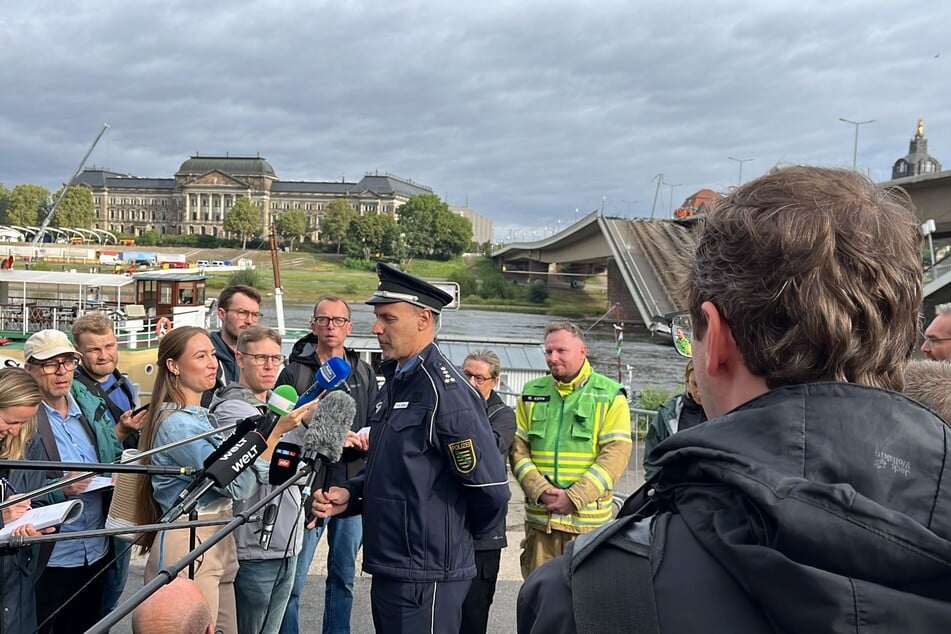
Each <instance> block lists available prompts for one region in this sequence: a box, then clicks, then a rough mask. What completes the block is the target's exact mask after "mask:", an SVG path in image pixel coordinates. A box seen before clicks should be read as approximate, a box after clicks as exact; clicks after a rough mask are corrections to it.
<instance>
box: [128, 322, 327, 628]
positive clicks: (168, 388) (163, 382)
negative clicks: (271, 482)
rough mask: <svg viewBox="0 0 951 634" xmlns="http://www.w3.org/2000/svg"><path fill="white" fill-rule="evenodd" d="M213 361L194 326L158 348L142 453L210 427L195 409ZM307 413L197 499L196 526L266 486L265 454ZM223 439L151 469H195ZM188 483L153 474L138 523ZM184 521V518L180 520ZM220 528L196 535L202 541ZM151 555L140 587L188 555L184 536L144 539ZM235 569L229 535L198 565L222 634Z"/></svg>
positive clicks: (283, 422)
mask: <svg viewBox="0 0 951 634" xmlns="http://www.w3.org/2000/svg"><path fill="white" fill-rule="evenodd" d="M217 373H218V360H217V359H216V358H215V349H214V346H213V345H212V343H211V339H210V338H209V336H208V333H207V332H206V331H205V330H204V329H202V328H197V327H194V326H180V327H178V328H173V329H172V330H171V331H169V333H168V334H167V335H165V337H163V338H162V341H161V343H159V349H158V363H157V371H156V376H155V387H154V389H153V392H152V399H151V402H150V405H149V413H148V417H147V418H146V422H145V424H144V425H143V427H142V432H141V437H140V440H139V449H141V450H143V451H145V450H148V449H151V448H152V447H159V446H163V445H167V444H170V443H173V442H175V441H179V440H183V439H185V438H190V437H193V436H196V435H198V434H200V433H203V432H207V431H210V430H212V429H214V428H215V427H216V425H215V423H214V421H212V420H210V419H209V416H210V414H209V412H208V410H207V409H206V408H204V407H202V406H201V397H202V394H203V393H204V392H205V391H206V390H209V389H211V388H213V387H214V386H215V382H216V380H217ZM305 412H306V413H308V414H309V413H310V408H308V409H305V408H300V409H298V410H295V411H294V412H291V413H290V414H288V415H286V416H282V417H281V418H280V419H278V422H277V425H276V426H275V429H274V431H273V432H272V433H271V434H270V436H269V437H268V439H267V442H268V446H267V449H266V450H265V451H263V452H262V453H261V457H260V458H258V460H257V461H256V462H255V463H254V464H253V465H252V466H251V468H250V469H248V470H246V471H244V472H243V473H241V474H239V475H238V476H237V477H236V478H235V479H234V480H233V481H232V482H231V484H229V485H228V486H227V487H224V488H221V489H218V488H213V489H211V490H210V491H209V492H208V493H206V494H205V495H203V496H202V497H201V499H200V500H199V502H198V506H197V508H196V510H197V512H198V516H199V518H200V519H213V518H225V517H230V516H231V515H232V511H231V506H232V500H241V499H245V498H247V497H248V496H250V495H251V494H252V493H254V491H255V489H257V487H258V485H259V483H264V482H267V474H268V468H269V462H270V458H271V453H272V452H273V450H274V447H275V446H276V445H277V442H278V440H279V439H280V437H281V435H282V434H284V433H285V432H287V431H289V430H291V429H293V428H294V427H296V426H297V425H298V424H299V423H300V419H301V418H302V417H303V415H304V413H305ZM223 439H224V437H223V436H222V435H215V436H210V437H208V438H205V439H202V440H197V441H194V442H190V443H187V444H184V445H181V446H179V447H175V448H174V449H169V450H167V451H164V452H160V453H157V454H155V455H153V456H151V462H152V463H153V464H156V465H163V466H172V465H174V466H184V467H193V468H196V469H199V468H201V467H202V465H203V464H204V461H205V458H207V457H208V455H209V454H211V453H212V451H214V450H215V448H216V447H217V446H218V445H220V444H221V442H222V440H223ZM192 479H193V478H192V477H189V476H165V475H161V476H159V475H156V476H151V477H150V478H143V479H142V485H141V489H140V491H139V501H140V502H139V506H138V513H137V515H138V518H137V519H138V521H139V523H141V524H149V523H153V522H155V521H156V520H157V519H158V518H159V517H160V516H161V515H162V514H164V513H166V512H168V511H169V510H170V509H171V508H173V507H174V506H176V504H177V498H178V495H179V493H180V492H181V491H182V490H183V489H184V488H185V487H186V486H188V484H189V483H191V481H192ZM182 519H187V518H182ZM218 528H219V527H215V526H210V527H202V528H198V529H197V540H198V542H201V541H203V540H205V539H207V538H208V537H210V536H211V535H213V534H214V533H215V532H216V531H217V530H218ZM139 543H140V545H142V547H143V550H145V551H148V552H149V559H148V562H147V564H146V569H145V580H146V582H148V581H150V580H151V579H152V578H154V577H155V576H156V575H157V573H158V571H159V570H160V569H162V568H163V567H165V566H167V565H170V564H173V563H175V562H176V561H179V560H180V559H182V558H183V557H184V556H185V555H186V554H187V553H188V552H189V550H190V548H189V531H188V530H181V529H179V530H166V531H162V532H159V533H148V534H146V535H144V536H143V537H142V538H141V539H140V541H139ZM237 570H238V560H237V556H236V552H235V542H234V537H233V536H231V535H229V536H228V537H226V538H224V539H223V540H221V541H219V542H218V543H217V544H215V546H213V547H212V548H210V549H209V550H208V551H206V552H205V553H204V554H203V555H202V556H201V557H200V558H199V559H198V561H197V562H196V572H195V582H196V583H197V584H198V586H199V587H200V588H201V590H202V593H203V594H204V595H205V598H206V599H207V600H208V604H209V607H210V608H211V612H212V614H216V615H217V617H216V625H215V627H216V630H217V631H221V632H225V634H228V633H232V632H237V620H236V611H235V602H234V601H235V600H234V578H235V574H236V573H237Z"/></svg>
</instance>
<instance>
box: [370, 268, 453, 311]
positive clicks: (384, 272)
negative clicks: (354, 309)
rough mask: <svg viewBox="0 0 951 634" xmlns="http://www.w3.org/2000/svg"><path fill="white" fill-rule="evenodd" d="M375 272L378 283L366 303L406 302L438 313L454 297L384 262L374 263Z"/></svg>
mask: <svg viewBox="0 0 951 634" xmlns="http://www.w3.org/2000/svg"><path fill="white" fill-rule="evenodd" d="M376 274H377V277H379V278H380V284H379V286H377V287H376V292H375V293H373V295H372V296H371V297H370V299H368V300H367V301H366V303H367V304H392V303H393V302H407V303H409V304H413V305H414V306H419V307H420V308H428V309H430V310H432V311H433V312H436V313H438V312H439V311H441V310H442V309H443V308H444V307H445V306H446V305H447V304H449V302H451V301H452V300H453V299H454V298H453V296H452V295H450V294H449V293H447V292H446V291H444V290H442V289H441V288H437V287H435V286H433V285H432V284H430V283H429V282H425V281H423V280H421V279H419V278H418V277H414V276H412V275H410V274H409V273H404V272H403V271H401V270H399V269H398V268H395V267H393V266H390V265H389V264H386V263H385V262H377V263H376Z"/></svg>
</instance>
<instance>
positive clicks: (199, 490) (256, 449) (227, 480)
mask: <svg viewBox="0 0 951 634" xmlns="http://www.w3.org/2000/svg"><path fill="white" fill-rule="evenodd" d="M265 449H267V440H266V439H265V438H264V436H262V435H261V432H259V431H258V430H256V429H254V430H251V431H249V432H248V433H247V434H245V435H244V436H243V437H242V438H241V439H239V440H238V441H237V442H236V443H235V444H234V446H233V447H232V448H231V449H230V450H228V451H226V452H225V453H223V454H222V455H221V457H220V458H219V459H218V460H216V461H215V462H213V463H212V464H211V465H209V466H207V467H205V471H204V473H203V475H202V477H200V478H196V479H195V480H194V481H193V482H192V483H191V484H190V485H189V486H188V487H187V488H186V489H185V491H188V490H189V489H191V490H190V491H189V492H188V493H185V491H183V492H182V493H185V497H184V498H182V494H179V499H180V500H181V501H180V502H179V503H178V504H176V505H175V506H173V507H172V508H170V509H169V510H168V512H167V513H165V514H164V515H162V517H161V518H160V519H159V522H160V523H161V522H171V521H173V520H175V519H176V518H178V517H179V516H180V515H183V514H185V513H188V512H190V511H191V510H192V509H193V508H195V505H196V504H198V500H199V499H200V498H201V496H203V495H204V494H205V493H207V492H208V491H209V490H210V489H211V488H212V487H218V488H219V489H220V488H223V487H226V486H228V485H229V484H231V482H232V481H233V480H234V479H235V478H237V477H238V475H239V474H240V473H241V472H243V471H244V470H245V469H247V468H248V467H250V466H251V465H252V464H254V461H255V460H257V459H258V457H259V456H260V455H261V453H262V452H263V451H264V450H265ZM206 462H207V460H206ZM196 482H197V483H199V484H197V485H195V483H196ZM193 485H194V486H193Z"/></svg>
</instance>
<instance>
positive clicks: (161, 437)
mask: <svg viewBox="0 0 951 634" xmlns="http://www.w3.org/2000/svg"><path fill="white" fill-rule="evenodd" d="M176 408H177V409H176ZM162 409H163V410H168V411H169V413H168V414H167V416H166V417H165V420H163V421H162V422H161V424H159V428H158V430H157V431H156V432H155V441H154V442H153V443H152V446H153V448H154V447H160V446H162V445H167V444H170V443H173V442H175V441H178V440H183V439H185V438H190V437H192V436H197V435H198V434H201V433H203V432H206V431H209V430H211V429H214V428H216V427H217V426H216V425H214V424H212V422H211V421H210V420H209V415H208V410H207V409H205V408H204V407H195V406H192V405H187V406H185V407H181V406H176V405H173V404H171V403H163V404H162ZM222 440H224V438H223V436H222V435H221V434H217V435H214V436H210V437H208V438H202V439H200V440H195V441H192V442H189V443H186V444H184V445H180V446H178V447H175V448H173V449H169V450H167V451H161V452H159V453H157V454H155V455H153V456H152V464H155V465H164V466H169V465H174V466H183V467H194V468H196V469H200V468H201V467H202V465H204V463H205V458H207V457H208V455H209V454H210V453H211V452H212V451H214V450H215V448H216V447H217V446H218V445H220V444H221V442H222ZM268 466H269V465H268V463H267V462H266V461H264V460H261V459H258V460H257V461H255V463H254V464H253V465H252V466H251V468H250V469H248V470H246V471H244V472H243V473H241V474H240V475H239V476H238V477H237V478H235V479H234V480H233V481H232V482H231V484H229V485H228V486H227V487H225V488H223V489H218V488H214V489H211V490H210V491H208V493H206V494H205V495H203V496H202V497H201V499H200V500H199V502H198V510H199V511H200V510H201V509H202V507H204V506H207V505H208V504H210V503H211V502H214V501H215V500H218V499H220V498H224V497H228V498H231V499H234V500H243V499H245V498H247V497H249V496H250V495H251V494H252V493H254V491H255V490H256V489H257V487H258V483H259V482H267V474H268ZM194 478H195V477H194V476H165V475H155V476H152V489H153V492H154V496H155V501H156V502H157V503H158V505H159V507H160V508H161V509H162V513H166V512H167V511H168V510H169V509H170V508H172V507H173V506H175V504H176V503H177V498H178V494H179V493H181V492H182V490H183V489H184V488H185V487H186V486H188V484H189V483H190V482H191V481H192V480H194Z"/></svg>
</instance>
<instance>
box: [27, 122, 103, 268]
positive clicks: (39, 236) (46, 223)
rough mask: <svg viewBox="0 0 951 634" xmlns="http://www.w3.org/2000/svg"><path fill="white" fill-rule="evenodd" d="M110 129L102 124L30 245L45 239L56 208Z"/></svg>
mask: <svg viewBox="0 0 951 634" xmlns="http://www.w3.org/2000/svg"><path fill="white" fill-rule="evenodd" d="M108 129H109V124H108V123H103V124H102V130H100V131H99V134H97V135H96V139H95V140H94V141H93V142H92V145H90V146H89V149H88V150H87V151H86V155H85V156H83V159H82V160H81V161H80V162H79V167H77V168H76V173H75V174H73V177H72V178H70V179H69V180H68V181H66V185H65V186H63V191H62V192H60V195H59V198H57V199H56V202H54V203H53V206H52V207H50V210H49V212H48V213H47V214H46V218H44V219H43V224H41V225H40V230H39V231H37V232H36V235H35V236H34V237H33V244H32V245H30V246H32V247H33V248H34V249H35V248H36V245H37V244H39V243H40V240H42V239H43V234H44V233H46V228H47V227H48V226H49V224H50V220H52V219H53V212H55V211H56V208H57V207H59V204H60V203H61V202H62V201H63V198H64V197H65V196H66V191H67V190H68V189H69V187H70V185H72V184H73V181H74V180H76V179H77V178H78V177H79V175H80V174H81V173H82V171H83V167H85V166H86V159H88V158H89V155H90V154H92V151H93V148H95V147H96V144H97V143H99V139H101V138H102V135H103V134H105V133H106V130H108Z"/></svg>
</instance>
